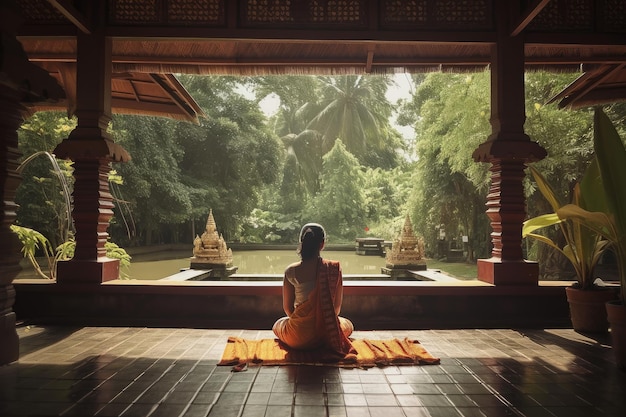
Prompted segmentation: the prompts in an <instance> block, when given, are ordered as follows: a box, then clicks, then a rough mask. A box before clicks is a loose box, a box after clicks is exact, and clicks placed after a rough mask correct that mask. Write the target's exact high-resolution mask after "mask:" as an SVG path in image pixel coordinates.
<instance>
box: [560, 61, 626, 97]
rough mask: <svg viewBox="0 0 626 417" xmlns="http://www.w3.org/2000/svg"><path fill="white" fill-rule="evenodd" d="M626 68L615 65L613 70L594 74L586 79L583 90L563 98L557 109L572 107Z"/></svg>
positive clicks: (622, 65) (606, 69)
mask: <svg viewBox="0 0 626 417" xmlns="http://www.w3.org/2000/svg"><path fill="white" fill-rule="evenodd" d="M625 66H626V64H620V65H615V66H614V67H613V68H608V67H607V68H605V69H604V71H602V70H601V71H599V74H597V75H596V74H594V75H592V76H591V77H590V78H588V81H589V83H588V84H587V85H586V86H585V88H584V89H583V90H581V91H580V92H577V93H574V94H572V95H571V96H568V97H565V98H564V99H563V100H561V102H560V103H559V107H567V106H573V105H574V103H576V101H578V100H579V99H581V98H582V99H583V101H584V97H585V96H586V95H587V94H589V93H590V92H591V91H592V90H594V89H596V88H597V87H598V86H599V85H600V84H602V82H603V81H605V80H607V79H609V78H610V77H612V76H613V75H614V74H616V73H618V72H620V71H622V69H623V68H624V67H625Z"/></svg>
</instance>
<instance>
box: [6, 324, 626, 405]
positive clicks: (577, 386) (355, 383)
mask: <svg viewBox="0 0 626 417" xmlns="http://www.w3.org/2000/svg"><path fill="white" fill-rule="evenodd" d="M18 333H19V335H20V347H21V358H20V360H19V361H18V362H15V363H13V364H10V365H6V366H3V367H0V416H2V417H18V416H20V417H21V416H33V417H49V416H125V417H131V416H142V417H143V416H146V417H147V416H150V417H160V416H167V417H196V416H198V417H207V416H210V417H215V416H217V417H230V416H241V417H261V416H268V417H318V416H327V417H400V416H407V417H408V416H417V417H427V416H431V417H456V416H465V417H485V416H486V417H500V416H528V417H553V416H563V417H578V416H580V417H583V416H584V417H590V416H592V417H593V416H616V417H617V416H621V417H623V416H625V415H626V395H625V394H626V373H624V372H621V371H619V370H617V369H616V368H615V365H614V361H613V357H612V352H611V349H610V344H609V343H608V340H609V339H608V336H607V335H603V336H601V337H593V338H592V337H587V336H584V335H581V334H578V333H576V332H574V331H573V330H569V329H555V330H512V329H491V330H480V329H474V330H415V331H367V332H359V331H357V332H355V333H354V335H353V336H354V337H356V338H373V339H388V338H392V337H400V338H404V337H410V338H415V339H418V340H419V341H420V342H421V343H422V344H423V346H424V347H425V348H426V349H427V350H428V351H429V352H431V353H432V354H433V355H435V356H438V357H440V358H441V365H428V366H389V367H384V368H371V369H341V368H335V367H321V366H320V367H316V366H280V367H279V366H262V367H260V366H251V367H249V368H248V370H247V371H245V372H237V373H236V372H231V369H230V368H229V367H223V366H216V364H217V362H218V360H219V359H220V357H221V354H222V351H223V349H224V345H225V344H226V340H227V338H228V336H240V337H245V338H267V337H272V336H273V335H272V333H271V332H270V331H250V330H206V329H170V328H167V329H155V328H127V327H125V328H124V327H120V328H112V327H106V328H102V327H87V328H78V327H61V326H49V327H47V326H41V327H40V326H32V327H28V326H20V327H19V328H18Z"/></svg>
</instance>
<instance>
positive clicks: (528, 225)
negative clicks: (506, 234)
mask: <svg viewBox="0 0 626 417" xmlns="http://www.w3.org/2000/svg"><path fill="white" fill-rule="evenodd" d="M529 169H530V171H531V173H532V175H533V177H534V179H535V182H536V183H537V187H538V188H539V190H540V191H541V194H542V195H543V196H544V197H545V199H546V200H547V201H548V202H549V203H550V206H551V207H552V210H554V212H553V213H548V214H543V215H540V216H537V217H533V218H532V219H529V220H527V221H525V222H524V225H523V227H522V236H523V237H532V238H534V239H537V240H538V241H540V242H543V243H545V244H546V245H548V246H550V247H552V248H554V249H556V250H557V251H559V252H560V253H561V254H563V256H564V257H565V258H567V259H568V260H569V261H570V263H571V264H572V266H573V267H574V270H575V272H576V278H577V281H578V288H580V289H583V290H589V289H591V288H593V287H594V276H593V271H594V268H595V267H596V265H597V264H598V262H599V261H600V258H601V256H602V254H603V253H604V251H605V250H606V249H607V247H608V244H609V241H608V240H606V239H604V238H603V237H602V234H600V233H596V232H595V231H594V230H593V229H591V228H589V227H586V226H585V225H583V224H582V223H581V222H579V221H577V220H574V219H562V218H561V217H559V215H558V214H557V213H559V210H561V209H562V208H563V206H564V205H563V204H561V203H560V202H559V199H558V198H557V196H556V194H555V192H554V190H553V189H552V187H551V186H550V184H549V183H548V182H547V181H546V179H545V178H544V177H543V175H541V173H540V172H539V171H537V170H536V169H535V168H534V167H532V166H531V167H529ZM599 175H600V172H599V168H598V164H597V161H596V159H595V158H594V159H593V160H592V162H591V164H590V165H589V167H588V168H587V171H586V172H585V175H584V177H583V179H582V180H581V181H580V182H579V183H577V184H576V185H575V187H574V190H573V192H572V202H571V204H572V205H575V206H576V207H579V208H581V209H584V210H590V211H605V210H606V199H605V198H604V192H603V190H602V187H601V186H598V178H599ZM551 226H557V227H558V228H559V229H560V231H561V233H562V237H563V239H564V240H565V245H564V246H563V247H561V246H560V245H559V244H558V243H557V242H555V241H553V240H552V239H550V238H549V237H546V236H544V235H542V234H538V233H535V231H537V230H538V229H543V228H546V227H551Z"/></svg>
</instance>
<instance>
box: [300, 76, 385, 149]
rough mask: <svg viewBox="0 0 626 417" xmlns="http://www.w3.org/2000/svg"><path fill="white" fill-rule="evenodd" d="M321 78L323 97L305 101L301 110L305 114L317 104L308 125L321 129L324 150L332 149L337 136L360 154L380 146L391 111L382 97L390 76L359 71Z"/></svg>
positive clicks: (348, 147)
mask: <svg viewBox="0 0 626 417" xmlns="http://www.w3.org/2000/svg"><path fill="white" fill-rule="evenodd" d="M320 80H321V82H322V84H323V90H322V91H323V92H322V97H323V99H322V101H321V103H320V104H319V105H318V106H319V107H318V106H314V105H312V104H311V103H308V104H307V105H305V106H303V108H302V109H301V110H302V113H303V114H306V113H307V112H310V111H313V110H314V109H316V107H317V108H319V110H317V114H316V115H315V116H314V117H313V118H312V120H311V121H310V122H309V124H308V126H307V128H309V129H313V130H317V131H318V132H320V134H321V137H322V149H323V151H324V153H326V152H328V151H330V149H332V147H333V146H334V144H335V141H336V140H337V139H338V138H339V139H341V140H342V141H343V143H344V144H345V146H346V148H347V149H348V151H350V152H351V153H352V154H354V155H356V156H357V157H359V158H361V157H363V156H364V155H365V154H366V150H370V149H371V150H376V151H377V150H380V149H382V148H383V146H384V144H385V139H386V137H387V136H388V130H389V122H388V120H389V117H390V115H391V112H392V108H391V105H390V103H389V102H388V101H387V99H386V98H385V92H386V91H387V87H388V86H389V84H390V83H391V80H390V79H388V78H385V77H378V76H362V75H343V76H340V77H320ZM368 148H370V149H368Z"/></svg>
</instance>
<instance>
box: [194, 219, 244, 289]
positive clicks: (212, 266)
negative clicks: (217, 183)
mask: <svg viewBox="0 0 626 417" xmlns="http://www.w3.org/2000/svg"><path fill="white" fill-rule="evenodd" d="M190 261H191V265H190V268H191V269H202V270H211V271H212V272H211V274H210V275H209V277H212V278H221V277H227V276H229V275H232V274H234V273H235V272H236V271H237V267H234V266H233V251H232V250H231V249H229V248H228V247H227V246H226V241H224V238H223V237H222V235H220V234H219V233H218V232H217V225H216V224H215V219H214V218H213V210H210V211H209V217H208V218H207V222H206V229H205V231H204V233H202V236H197V235H196V238H195V239H194V241H193V257H192V258H191V259H190Z"/></svg>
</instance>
